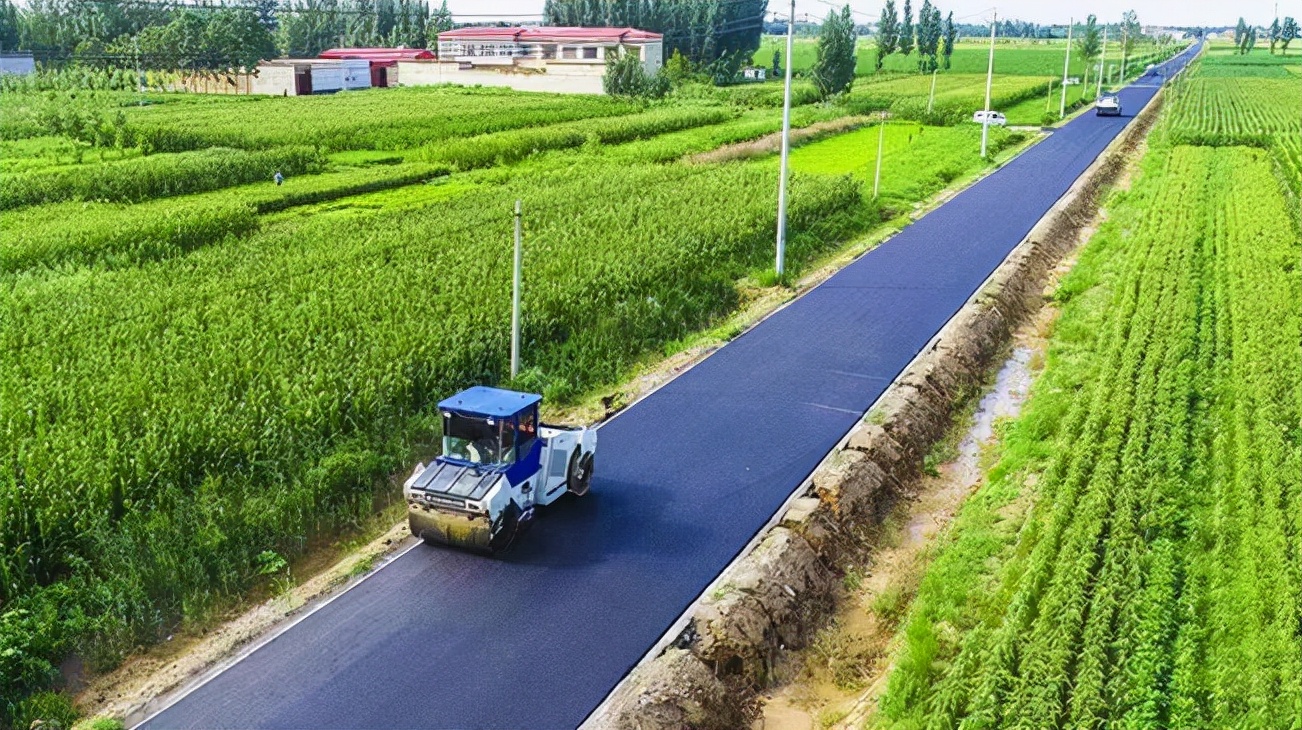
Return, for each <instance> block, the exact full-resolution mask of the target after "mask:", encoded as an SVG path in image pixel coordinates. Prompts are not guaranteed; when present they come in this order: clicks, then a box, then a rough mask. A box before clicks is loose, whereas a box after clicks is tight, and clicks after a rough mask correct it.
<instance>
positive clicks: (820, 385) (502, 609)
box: [145, 49, 1194, 729]
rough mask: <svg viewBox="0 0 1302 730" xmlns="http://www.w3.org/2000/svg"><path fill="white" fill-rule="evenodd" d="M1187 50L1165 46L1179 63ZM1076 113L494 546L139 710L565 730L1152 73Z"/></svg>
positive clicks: (999, 254) (670, 408) (1149, 93)
mask: <svg viewBox="0 0 1302 730" xmlns="http://www.w3.org/2000/svg"><path fill="white" fill-rule="evenodd" d="M1193 53H1194V49H1191V50H1189V51H1186V52H1185V53H1184V54H1182V55H1181V56H1180V57H1179V58H1177V59H1174V60H1173V61H1172V62H1170V63H1169V64H1167V66H1166V68H1169V69H1170V70H1175V69H1176V68H1179V67H1180V66H1183V65H1184V63H1186V62H1187V61H1188V60H1189V59H1190V58H1191V57H1192V55H1193ZM1157 73H1159V70H1154V71H1152V72H1150V73H1148V74H1146V75H1145V76H1144V77H1143V78H1141V79H1140V80H1139V82H1137V83H1136V85H1135V86H1133V87H1131V88H1128V89H1126V90H1123V91H1122V92H1121V99H1122V104H1123V109H1124V111H1125V113H1126V116H1122V117H1096V116H1094V114H1092V113H1086V114H1084V115H1082V116H1080V117H1078V118H1077V119H1075V120H1073V121H1072V122H1070V123H1068V124H1067V125H1065V126H1064V127H1062V128H1061V129H1059V130H1058V131H1056V132H1054V133H1053V134H1052V135H1051V136H1050V137H1049V138H1048V139H1046V140H1044V141H1042V142H1040V143H1039V144H1037V145H1035V146H1034V147H1032V148H1031V149H1030V150H1028V151H1027V152H1026V153H1024V154H1022V155H1021V156H1019V157H1018V158H1016V159H1014V160H1013V161H1012V162H1010V163H1009V164H1008V165H1006V166H1005V167H1003V168H1002V169H1000V170H998V171H997V172H995V173H994V174H992V175H990V176H989V177H987V178H985V179H984V180H982V181H980V182H979V183H977V184H976V185H974V186H972V187H971V188H969V189H968V190H966V191H964V192H963V193H961V194H959V195H958V196H956V197H955V198H954V199H953V200H951V201H949V202H948V203H946V204H944V205H943V206H941V207H939V208H938V209H936V210H934V211H932V212H931V213H929V214H927V215H926V216H925V217H924V218H922V219H921V220H919V221H918V222H917V223H915V224H914V225H912V226H910V227H909V228H907V229H905V230H904V231H903V232H901V233H900V234H899V235H897V236H895V237H894V238H893V239H891V240H890V241H888V242H887V243H885V244H884V245H882V246H880V247H878V248H877V249H875V250H873V251H871V252H869V253H868V254H866V255H864V256H862V257H861V258H859V259H858V260H857V261H855V262H854V263H852V264H850V265H849V266H847V267H846V268H845V269H843V270H842V271H841V272H839V273H838V274H836V275H835V276H833V277H832V278H831V279H829V280H828V281H827V282H825V283H824V284H822V285H821V286H819V287H817V288H815V289H813V290H811V291H810V292H808V293H807V294H805V295H804V296H802V297H800V298H799V299H797V300H796V301H794V302H792V303H791V304H790V305H789V306H787V307H786V308H784V309H782V310H780V311H778V312H777V313H775V314H774V315H773V316H771V317H769V318H768V319H767V320H765V321H764V322H762V323H761V324H760V325H758V326H757V327H755V328H754V329H752V330H751V331H749V332H747V333H745V334H744V335H742V336H741V337H739V338H737V339H736V340H735V341H733V342H731V343H729V344H728V345H727V346H725V347H723V348H722V349H720V350H719V351H718V352H716V353H714V354H713V355H711V356H710V357H709V358H707V359H705V360H704V361H703V362H701V363H700V364H698V365H697V366H696V367H694V368H692V369H691V370H689V371H687V372H686V373H684V374H683V375H681V376H680V377H678V378H677V379H675V380H673V381H672V382H670V383H668V384H667V385H665V386H664V387H663V388H661V389H660V390H658V391H656V392H655V393H653V394H651V395H650V396H649V397H647V398H645V399H644V400H642V401H640V402H638V403H636V404H635V405H633V406H632V407H631V408H629V409H628V410H627V411H625V412H624V413H622V414H621V415H620V416H619V417H617V418H615V419H614V420H612V421H611V422H609V423H608V424H606V425H605V426H604V427H602V429H601V432H600V441H601V449H600V453H599V454H598V455H597V466H596V479H595V482H594V485H593V489H592V493H591V494H589V495H588V496H587V497H585V498H583V499H580V500H565V501H563V502H561V503H558V504H557V505H555V506H554V507H552V508H550V509H548V510H547V511H546V513H545V514H543V515H542V517H541V519H540V520H539V523H538V524H537V526H536V527H535V528H534V529H533V531H532V532H530V533H529V535H528V537H527V539H525V540H524V541H523V542H522V544H521V545H520V546H518V548H517V549H516V550H515V551H514V552H513V553H512V554H510V555H508V557H507V558H506V559H504V560H501V559H489V558H484V557H479V556H476V555H469V554H464V553H460V552H455V551H452V550H447V549H440V548H435V547H429V546H424V545H421V546H419V547H416V548H414V549H412V550H410V551H408V552H406V553H405V554H403V555H402V556H401V557H400V558H398V559H396V560H394V561H393V562H391V563H390V564H388V565H387V566H385V567H384V568H383V569H382V570H380V571H379V572H378V573H376V574H374V575H372V576H371V577H370V578H368V579H367V580H366V581H364V582H362V583H361V584H359V585H358V586H357V587H355V588H353V589H352V590H350V591H348V592H346V593H344V594H343V595H341V596H339V597H337V598H336V599H335V600H334V601H332V602H330V603H329V604H327V605H325V606H324V607H322V608H321V609H320V610H318V611H316V612H315V613H313V614H311V615H310V616H309V617H307V618H306V619H304V620H302V621H301V622H299V623H298V624H296V625H294V626H293V627H292V628H290V629H289V630H287V631H285V632H284V633H282V634H281V635H279V636H278V637H276V638H275V639H273V640H272V641H270V642H268V643H267V644H266V645H265V646H262V647H261V648H259V649H257V650H256V651H254V652H252V653H251V654H250V655H249V656H247V657H246V658H244V659H243V660H242V661H240V662H238V663H236V664H234V665H233V666H231V667H230V668H228V669H227V670H225V671H224V672H222V673H220V674H218V675H216V676H215V677H213V678H212V679H210V680H209V681H208V682H207V683H205V684H202V685H201V686H199V687H198V689H196V690H194V691H192V692H191V693H189V694H188V695H185V696H184V697H183V698H182V699H181V700H179V701H178V702H176V703H175V704H173V705H172V706H171V707H169V708H167V709H166V710H164V711H163V712H161V713H159V714H158V715H156V716H155V717H153V718H152V719H151V720H149V721H148V722H147V723H146V724H145V726H147V727H149V728H151V729H155V728H205V729H210V728H309V727H310V728H381V727H382V728H417V727H420V728H572V727H575V726H577V725H578V724H580V723H581V722H583V720H584V719H585V718H586V717H587V716H588V715H589V713H591V712H592V710H593V709H595V708H596V707H597V705H598V704H600V703H601V701H602V700H603V699H604V698H605V697H606V695H607V694H608V693H609V692H610V691H611V690H612V689H613V688H614V687H615V685H616V684H617V683H618V682H619V681H620V679H621V678H623V677H624V676H625V674H626V673H627V672H628V671H629V669H630V668H631V667H632V666H633V665H634V664H636V663H637V662H638V661H639V660H640V659H641V658H642V656H643V655H644V654H645V653H646V652H647V651H648V650H649V649H650V648H651V646H652V645H653V644H655V643H656V641H657V640H658V639H659V638H660V637H661V636H662V635H663V634H664V632H665V631H666V630H667V629H668V627H669V626H670V625H671V624H672V623H673V622H674V621H675V620H676V619H677V618H678V617H679V616H680V615H681V614H682V613H683V611H684V610H685V609H686V608H687V607H688V606H689V605H690V604H691V602H692V601H693V600H695V599H696V597H697V596H699V595H700V594H701V592H702V591H703V590H705V588H706V586H707V585H709V583H710V582H711V581H713V580H714V578H715V577H716V576H718V575H719V573H720V572H721V571H722V570H723V568H724V567H725V566H727V565H728V564H729V563H730V562H731V561H732V560H733V559H734V558H735V557H736V556H737V555H738V553H739V551H741V550H742V549H743V548H744V547H745V546H746V544H747V543H748V542H749V541H750V540H751V538H752V537H753V536H754V535H755V534H756V533H757V531H758V530H760V529H761V528H762V527H763V526H764V525H765V524H766V522H767V521H768V520H769V519H770V518H771V517H772V516H773V515H774V513H775V512H776V510H778V509H779V507H780V506H781V505H782V504H783V503H784V502H785V501H786V500H787V498H788V497H789V496H790V495H791V494H792V492H793V491H794V490H795V489H797V488H798V487H799V485H800V484H801V483H802V482H803V481H804V479H805V478H806V477H807V476H808V475H809V474H810V472H811V471H812V470H813V469H814V468H815V467H816V466H817V465H818V463H819V462H820V461H821V460H822V459H823V457H824V456H826V454H827V453H828V452H829V451H830V450H831V449H833V448H834V447H835V446H836V444H837V442H838V441H839V440H840V439H841V438H842V437H843V436H844V435H845V434H846V433H847V432H848V431H849V430H850V428H851V427H853V426H854V425H855V423H856V422H857V421H859V419H860V418H861V417H862V415H863V414H864V413H865V412H866V411H867V410H868V408H869V407H870V406H871V405H872V403H873V402H874V401H875V400H876V399H877V397H878V396H879V395H880V394H881V393H882V391H884V390H885V389H886V387H887V385H889V383H890V382H891V381H892V380H893V379H894V378H895V377H896V376H897V375H898V374H899V373H900V371H901V370H902V369H903V368H904V367H905V366H906V365H907V364H908V363H909V361H910V360H912V359H913V357H914V356H915V355H916V354H917V353H918V352H919V351H920V350H921V349H922V348H923V347H924V346H925V345H926V344H927V342H928V341H929V340H930V339H931V337H932V336H933V335H934V334H935V333H936V332H937V331H939V330H940V328H941V327H942V326H943V325H944V324H945V323H946V321H948V320H949V318H950V317H951V316H953V315H954V313H955V312H957V311H958V309H959V308H960V307H961V306H962V305H963V304H964V302H966V301H967V299H968V297H969V296H971V295H972V294H973V293H974V292H975V290H976V289H977V287H979V286H980V285H981V284H982V282H983V281H984V280H985V279H986V278H987V277H988V276H989V275H990V273H991V272H992V271H994V269H995V268H996V267H998V266H999V264H1000V263H1001V262H1002V261H1003V260H1004V259H1005V258H1006V257H1007V256H1008V254H1009V253H1010V252H1011V251H1012V249H1013V248H1014V247H1015V246H1016V245H1017V244H1018V243H1019V242H1020V241H1021V240H1022V239H1023V238H1024V237H1025V236H1026V234H1027V233H1028V232H1029V231H1030V230H1031V228H1032V227H1033V226H1034V225H1035V223H1036V222H1037V221H1038V220H1039V219H1040V217H1041V216H1043V215H1044V213H1045V212H1047V211H1048V210H1049V208H1050V207H1051V206H1052V205H1053V204H1054V203H1055V202H1056V201H1057V200H1058V199H1059V198H1060V197H1061V196H1062V195H1063V194H1064V193H1065V192H1066V191H1067V189H1068V188H1069V187H1070V186H1071V184H1072V183H1073V182H1074V181H1075V180H1076V178H1077V177H1079V176H1080V174H1081V173H1082V172H1084V170H1085V169H1086V168H1087V167H1088V166H1089V165H1090V164H1091V163H1092V162H1093V161H1094V160H1095V158H1096V157H1098V155H1099V154H1100V153H1101V152H1102V151H1103V149H1104V148H1105V147H1106V146H1107V145H1108V143H1109V142H1111V141H1112V139H1113V138H1114V137H1116V135H1117V134H1118V133H1119V132H1120V131H1121V130H1122V129H1123V128H1124V126H1125V125H1126V124H1128V123H1129V122H1130V120H1131V118H1132V117H1133V115H1134V114H1136V113H1138V112H1139V111H1140V110H1141V109H1143V108H1144V106H1145V105H1146V104H1147V103H1148V101H1149V100H1150V99H1151V98H1152V97H1153V95H1154V94H1155V93H1156V91H1157V88H1156V87H1157V84H1158V83H1159V82H1160V81H1162V80H1163V79H1162V78H1161V77H1159V76H1157V75H1156V74H1157Z"/></svg>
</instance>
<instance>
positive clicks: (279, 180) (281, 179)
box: [271, 170, 285, 185]
mask: <svg viewBox="0 0 1302 730" xmlns="http://www.w3.org/2000/svg"><path fill="white" fill-rule="evenodd" d="M271 179H273V180H275V181H276V184H277V185H279V184H281V183H283V182H285V176H284V175H281V174H280V170H276V174H275V175H272V176H271Z"/></svg>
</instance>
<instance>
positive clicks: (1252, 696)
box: [881, 105, 1302, 728]
mask: <svg viewBox="0 0 1302 730" xmlns="http://www.w3.org/2000/svg"><path fill="white" fill-rule="evenodd" d="M1190 109H1191V107H1188V106H1184V107H1181V106H1178V105H1177V106H1176V107H1175V108H1173V109H1169V110H1168V113H1169V114H1171V115H1172V117H1171V119H1170V120H1169V121H1170V124H1171V125H1172V126H1173V127H1174V128H1177V129H1178V128H1181V127H1182V126H1184V125H1190V124H1196V123H1197V122H1198V120H1197V119H1189V118H1188V116H1187V115H1189V114H1190ZM1195 109H1196V107H1195ZM1174 136H1175V135H1170V136H1169V137H1168V139H1170V138H1172V137H1174ZM1158 139H1159V140H1160V139H1161V137H1160V136H1159V137H1158ZM1272 166H1273V163H1272V160H1271V157H1270V155H1269V153H1267V152H1266V151H1264V150H1260V149H1254V148H1250V147H1243V146H1220V147H1212V146H1184V145H1180V146H1170V145H1166V144H1162V143H1160V142H1159V143H1158V146H1155V147H1154V148H1153V149H1152V150H1151V151H1150V153H1149V155H1148V158H1147V159H1146V160H1145V163H1144V167H1143V172H1142V175H1141V177H1140V178H1139V180H1138V181H1137V182H1136V183H1135V186H1134V187H1133V189H1132V190H1130V191H1129V192H1127V193H1124V194H1121V195H1120V196H1119V199H1118V200H1117V201H1116V204H1115V205H1113V206H1109V220H1108V222H1107V223H1105V224H1104V226H1103V227H1102V228H1101V229H1100V231H1099V232H1098V233H1097V234H1096V235H1095V236H1094V238H1093V239H1092V240H1091V241H1090V243H1089V245H1088V247H1087V248H1086V249H1085V251H1084V253H1083V255H1082V258H1081V261H1080V263H1079V264H1077V267H1076V269H1075V270H1073V272H1072V273H1071V274H1070V275H1069V277H1068V278H1067V279H1066V280H1065V281H1064V283H1063V285H1062V287H1061V288H1060V290H1059V292H1058V294H1057V297H1058V299H1059V301H1060V302H1061V303H1062V305H1063V312H1062V315H1061V319H1060V320H1059V322H1058V323H1057V325H1056V327H1055V333H1054V336H1053V342H1052V344H1051V348H1050V352H1049V359H1048V365H1047V368H1046V370H1045V373H1044V375H1043V376H1042V379H1041V381H1040V382H1039V383H1038V384H1037V385H1036V387H1035V391H1034V392H1033V394H1032V397H1031V399H1030V401H1029V403H1028V406H1027V409H1026V411H1025V412H1024V414H1023V416H1022V417H1021V418H1019V419H1018V420H1017V421H1016V422H1014V423H1013V424H1012V426H1011V428H1010V429H1009V431H1008V432H1007V436H1006V437H1005V439H1004V440H1003V442H1002V444H1001V446H1000V448H1001V459H1000V460H999V462H998V464H997V466H996V467H995V468H994V469H993V470H992V471H991V472H990V474H989V477H988V483H987V484H985V485H984V486H983V487H982V488H981V490H980V491H979V492H977V493H976V494H975V495H974V496H973V497H972V498H970V499H969V500H968V501H967V503H966V504H965V505H964V506H963V508H962V510H961V512H960V514H959V516H958V518H957V520H956V522H955V525H954V527H953V528H952V529H951V531H950V533H949V534H948V535H947V536H946V537H945V538H944V541H943V544H942V545H941V547H940V548H939V550H938V553H937V557H936V559H935V561H934V562H933V563H932V565H931V566H930V567H929V568H928V570H927V573H926V576H925V577H924V578H923V581H922V583H921V585H920V587H919V591H918V594H917V597H916V599H915V600H914V603H913V605H912V607H911V608H910V611H909V613H908V616H907V618H906V622H905V625H904V628H903V630H902V633H901V638H900V641H901V646H900V649H899V653H898V654H897V659H896V664H895V669H894V671H893V672H892V674H891V675H890V679H889V688H888V690H887V693H886V695H885V696H884V698H883V700H882V703H881V711H882V715H883V718H882V719H883V720H884V721H885V722H886V724H894V725H895V726H898V727H919V728H920V727H928V728H954V727H960V726H961V727H1004V726H1013V727H1062V726H1070V727H1103V726H1126V727H1287V726H1291V725H1292V724H1293V723H1294V722H1295V721H1296V718H1297V717H1298V716H1299V708H1302V639H1299V636H1298V633H1297V626H1298V624H1299V620H1300V619H1302V614H1300V611H1302V587H1300V586H1302V558H1299V555H1302V553H1299V550H1298V546H1299V545H1302V522H1300V521H1299V519H1298V515H1299V514H1302V426H1300V425H1299V424H1300V423H1302V420H1300V419H1302V359H1299V357H1298V342H1299V341H1300V340H1302V272H1299V270H1298V267H1297V266H1296V263H1297V260H1298V258H1299V255H1302V244H1300V243H1299V238H1298V229H1297V228H1296V225H1295V223H1294V219H1293V216H1292V215H1291V214H1290V212H1289V207H1288V205H1287V204H1286V202H1285V198H1284V196H1283V195H1281V191H1280V188H1279V186H1278V184H1277V182H1276V180H1275V176H1274V175H1273V174H1272ZM1028 505H1029V506H1028Z"/></svg>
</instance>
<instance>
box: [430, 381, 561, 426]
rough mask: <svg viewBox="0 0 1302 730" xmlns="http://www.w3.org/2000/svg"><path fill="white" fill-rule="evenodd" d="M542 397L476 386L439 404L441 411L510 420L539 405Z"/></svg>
mask: <svg viewBox="0 0 1302 730" xmlns="http://www.w3.org/2000/svg"><path fill="white" fill-rule="evenodd" d="M540 401H542V396H541V395H536V394H534V393H519V392H516V391H514V390H503V389H501V388H490V387H488V386H485V385H476V386H475V387H473V388H467V389H465V390H463V391H461V392H460V393H457V394H456V395H454V396H452V397H450V398H445V399H443V400H442V401H440V402H439V410H440V411H456V412H457V413H462V414H465V415H470V416H489V417H491V418H509V417H511V416H514V415H515V414H517V413H519V412H520V411H523V410H525V409H526V408H530V407H532V406H534V405H537V404H538V403H539V402H540Z"/></svg>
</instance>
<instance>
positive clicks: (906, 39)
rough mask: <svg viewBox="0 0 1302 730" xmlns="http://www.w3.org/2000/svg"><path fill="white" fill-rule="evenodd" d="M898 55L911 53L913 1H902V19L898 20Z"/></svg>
mask: <svg viewBox="0 0 1302 730" xmlns="http://www.w3.org/2000/svg"><path fill="white" fill-rule="evenodd" d="M899 45H900V53H901V54H903V55H905V56H907V55H909V54H910V53H913V0H904V17H903V18H902V19H901V20H900V40H899Z"/></svg>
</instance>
